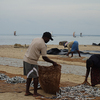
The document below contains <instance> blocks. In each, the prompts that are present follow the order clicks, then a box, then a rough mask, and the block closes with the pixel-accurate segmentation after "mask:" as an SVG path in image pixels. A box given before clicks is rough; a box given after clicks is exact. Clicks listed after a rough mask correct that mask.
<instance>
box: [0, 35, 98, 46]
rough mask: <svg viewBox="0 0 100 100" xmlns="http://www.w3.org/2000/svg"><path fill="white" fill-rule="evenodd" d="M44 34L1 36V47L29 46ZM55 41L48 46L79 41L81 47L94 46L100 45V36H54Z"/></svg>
mask: <svg viewBox="0 0 100 100" xmlns="http://www.w3.org/2000/svg"><path fill="white" fill-rule="evenodd" d="M41 36H42V34H38V35H37V34H35V35H33V34H30V35H17V36H14V35H0V45H14V44H15V43H17V44H22V45H24V44H27V45H29V44H30V43H31V42H32V40H33V39H34V38H37V37H41ZM53 39H54V41H50V42H49V43H48V44H57V45H58V44H59V42H60V41H68V42H70V41H75V40H76V41H78V42H79V44H80V45H92V43H96V44H99V43H100V35H83V36H82V37H80V36H76V37H73V36H72V35H66V34H55V35H54V36H53Z"/></svg>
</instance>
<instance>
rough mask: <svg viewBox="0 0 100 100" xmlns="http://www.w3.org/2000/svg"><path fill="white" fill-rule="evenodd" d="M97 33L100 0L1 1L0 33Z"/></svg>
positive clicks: (99, 25)
mask: <svg viewBox="0 0 100 100" xmlns="http://www.w3.org/2000/svg"><path fill="white" fill-rule="evenodd" d="M14 31H16V32H17V34H41V33H43V32H45V31H49V32H53V34H72V33H73V32H74V31H75V33H76V34H80V33H81V32H82V33H83V34H85V35H88V34H92V35H95V34H96V35H100V0H0V34H13V32H14Z"/></svg>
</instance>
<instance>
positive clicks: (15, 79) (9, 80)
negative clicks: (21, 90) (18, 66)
mask: <svg viewBox="0 0 100 100" xmlns="http://www.w3.org/2000/svg"><path fill="white" fill-rule="evenodd" d="M0 80H6V83H12V84H14V83H26V80H25V79H24V78H22V77H20V76H15V77H12V78H10V77H9V76H6V75H5V74H2V73H0Z"/></svg>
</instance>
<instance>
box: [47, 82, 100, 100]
mask: <svg viewBox="0 0 100 100" xmlns="http://www.w3.org/2000/svg"><path fill="white" fill-rule="evenodd" d="M95 97H100V88H98V87H92V86H89V85H85V84H81V85H77V86H74V87H60V91H59V93H56V96H52V97H50V98H51V99H55V100H56V99H57V100H92V99H95ZM47 98H48V97H47ZM50 98H49V99H50Z"/></svg>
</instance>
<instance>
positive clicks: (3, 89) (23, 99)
mask: <svg viewBox="0 0 100 100" xmlns="http://www.w3.org/2000/svg"><path fill="white" fill-rule="evenodd" d="M51 48H58V49H64V47H63V46H61V45H47V50H49V49H51ZM26 50H27V48H25V47H20V48H14V45H0V57H1V58H5V57H6V58H14V59H21V60H23V57H24V54H25V52H26ZM79 50H80V51H84V50H89V51H100V46H93V45H79ZM47 56H48V57H49V58H50V59H52V60H54V61H56V62H57V63H58V64H65V65H70V66H81V67H84V68H85V66H86V60H83V59H85V58H86V59H87V57H83V56H82V57H75V58H74V57H73V58H71V57H66V56H65V55H63V56H61V55H48V54H47ZM39 61H43V59H42V57H40V59H39ZM9 63H11V62H9ZM66 70H67V69H66ZM0 73H4V74H6V75H7V76H9V77H14V76H21V77H23V78H25V79H26V76H23V68H22V66H19V67H14V66H10V65H7V64H6V65H3V64H0ZM84 73H85V72H84ZM84 79H85V74H84V75H77V74H72V73H62V74H61V80H60V86H61V87H67V86H75V85H78V84H81V83H82V82H83V81H84ZM88 81H89V82H90V81H91V80H90V78H88ZM96 87H100V85H97V86H96ZM30 91H31V92H33V88H32V87H31V88H30ZM38 93H40V94H42V95H44V96H45V97H51V96H52V94H48V93H45V92H44V91H43V90H42V89H39V90H38ZM24 94H25V83H22V84H21V83H20V84H8V83H5V81H4V80H0V100H27V99H30V100H35V99H36V100H40V99H39V98H34V97H33V96H24ZM95 100H100V97H98V98H96V99H95Z"/></svg>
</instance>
